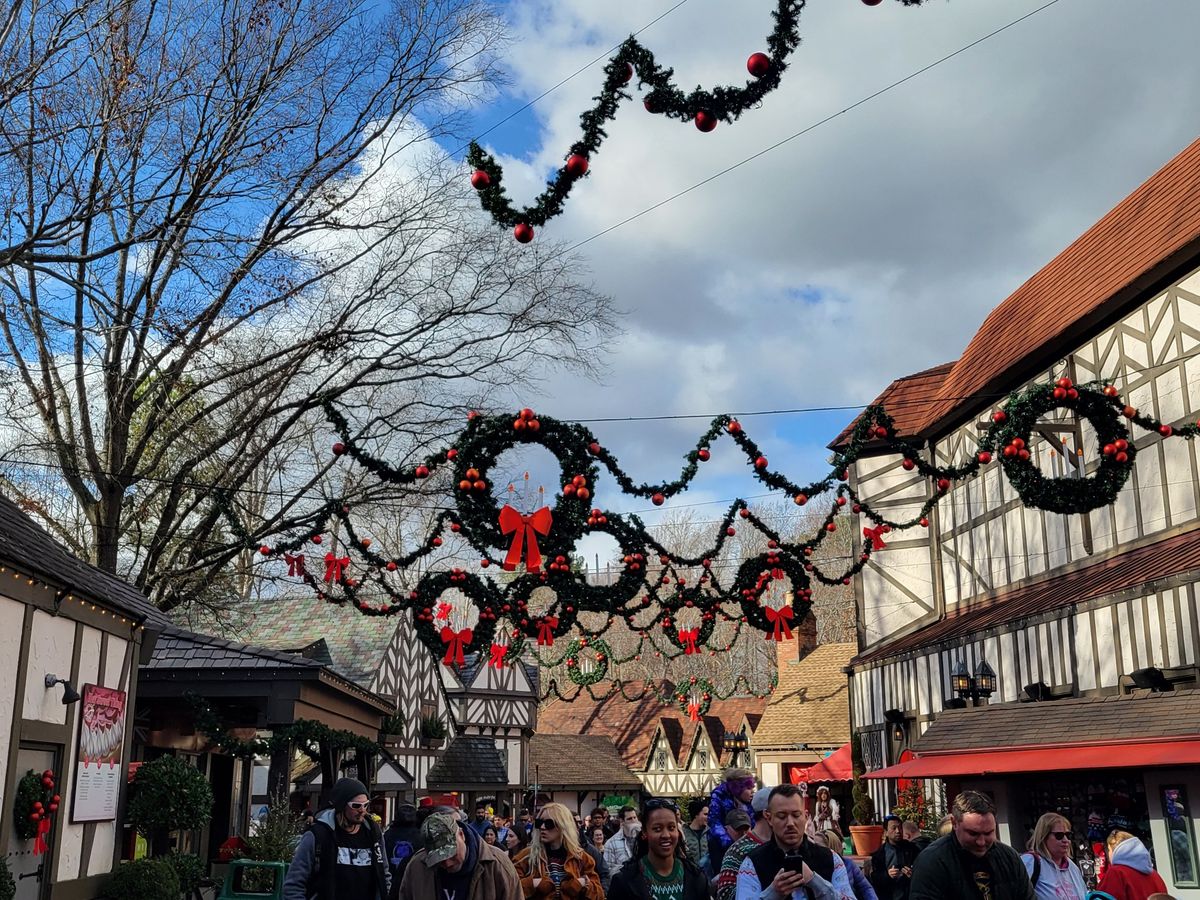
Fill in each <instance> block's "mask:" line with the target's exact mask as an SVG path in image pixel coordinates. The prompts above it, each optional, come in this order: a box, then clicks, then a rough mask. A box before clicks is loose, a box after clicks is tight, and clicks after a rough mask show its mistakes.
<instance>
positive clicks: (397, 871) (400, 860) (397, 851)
mask: <svg viewBox="0 0 1200 900" xmlns="http://www.w3.org/2000/svg"><path fill="white" fill-rule="evenodd" d="M412 855H413V845H412V843H411V842H410V841H396V846H394V847H393V848H392V858H391V859H390V860H388V864H389V865H390V866H391V867H392V874H393V876H395V877H400V876H403V875H404V870H405V869H406V868H407V867H408V861H409V859H411V858H412Z"/></svg>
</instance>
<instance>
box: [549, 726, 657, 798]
mask: <svg viewBox="0 0 1200 900" xmlns="http://www.w3.org/2000/svg"><path fill="white" fill-rule="evenodd" d="M529 776H530V778H532V779H534V780H535V781H536V782H537V784H538V785H539V787H540V788H541V789H542V790H544V791H552V790H583V789H585V788H592V789H600V788H605V789H607V788H627V787H641V782H640V781H638V778H637V776H636V775H634V774H633V773H632V772H630V771H629V768H628V767H627V766H626V765H625V763H624V762H622V761H621V755H620V754H619V753H617V748H616V746H615V745H614V744H613V742H612V739H611V738H608V737H605V736H604V735H600V734H540V733H539V734H535V735H534V736H533V737H531V738H530V739H529Z"/></svg>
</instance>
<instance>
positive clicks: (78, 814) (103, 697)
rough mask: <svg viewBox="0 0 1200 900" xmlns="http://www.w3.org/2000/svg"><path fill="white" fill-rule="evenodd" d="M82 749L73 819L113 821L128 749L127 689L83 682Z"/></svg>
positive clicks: (78, 754)
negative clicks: (126, 749)
mask: <svg viewBox="0 0 1200 900" xmlns="http://www.w3.org/2000/svg"><path fill="white" fill-rule="evenodd" d="M80 706H81V708H82V710H83V712H82V721H80V723H79V749H78V751H77V753H76V756H75V794H74V796H73V798H72V800H71V821H72V822H109V821H112V820H114V819H116V817H117V802H118V801H119V800H120V797H121V782H122V781H123V780H124V779H125V776H126V772H125V769H124V767H123V766H122V765H121V756H122V754H123V751H124V749H125V692H124V691H118V690H115V689H113V688H106V687H100V686H99V685H95V684H85V685H84V686H83V701H82V703H81V704H80Z"/></svg>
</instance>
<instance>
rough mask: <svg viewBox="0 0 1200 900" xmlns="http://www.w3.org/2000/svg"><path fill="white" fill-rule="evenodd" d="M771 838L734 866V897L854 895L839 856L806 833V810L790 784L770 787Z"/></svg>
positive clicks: (832, 898)
mask: <svg viewBox="0 0 1200 900" xmlns="http://www.w3.org/2000/svg"><path fill="white" fill-rule="evenodd" d="M766 818H767V820H768V822H770V825H771V835H772V839H771V840H769V841H767V842H766V843H765V844H763V845H762V846H761V847H758V848H756V849H754V850H752V851H751V852H750V854H749V855H748V856H747V857H746V859H745V860H744V861H743V862H742V866H741V868H740V869H738V880H737V895H736V900H855V898H854V892H853V891H852V890H851V888H850V877H849V875H848V874H847V872H846V864H845V863H844V862H843V861H842V858H841V857H840V856H838V855H837V854H835V853H832V852H831V851H830V850H829V849H828V848H826V847H821V846H818V845H817V844H814V843H813V842H812V841H810V840H809V839H808V836H807V833H806V832H807V828H808V810H807V809H806V808H805V806H804V796H803V794H801V793H800V789H799V788H798V787H796V785H794V784H781V785H779V786H778V787H776V788H772V790H771V794H770V797H769V798H768V799H767V813H766Z"/></svg>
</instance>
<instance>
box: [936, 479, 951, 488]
mask: <svg viewBox="0 0 1200 900" xmlns="http://www.w3.org/2000/svg"><path fill="white" fill-rule="evenodd" d="M937 487H938V490H939V491H948V490H950V479H949V478H939V479H938V483H937Z"/></svg>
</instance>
